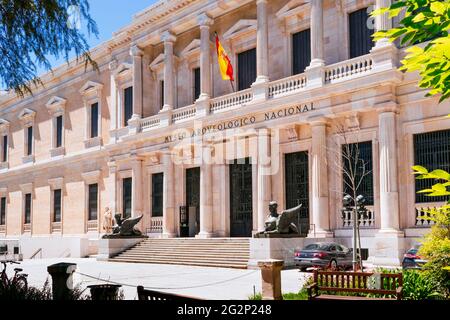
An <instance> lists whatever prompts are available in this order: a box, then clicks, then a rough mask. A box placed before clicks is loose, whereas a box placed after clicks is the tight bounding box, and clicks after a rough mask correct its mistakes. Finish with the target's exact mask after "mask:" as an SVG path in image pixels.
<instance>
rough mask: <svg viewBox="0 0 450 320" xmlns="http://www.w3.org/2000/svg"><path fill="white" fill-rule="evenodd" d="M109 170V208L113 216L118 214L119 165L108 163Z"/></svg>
mask: <svg viewBox="0 0 450 320" xmlns="http://www.w3.org/2000/svg"><path fill="white" fill-rule="evenodd" d="M108 168H109V180H110V187H109V188H110V189H109V208H110V209H111V212H112V213H113V216H114V215H115V214H116V212H117V164H116V162H115V161H111V162H108Z"/></svg>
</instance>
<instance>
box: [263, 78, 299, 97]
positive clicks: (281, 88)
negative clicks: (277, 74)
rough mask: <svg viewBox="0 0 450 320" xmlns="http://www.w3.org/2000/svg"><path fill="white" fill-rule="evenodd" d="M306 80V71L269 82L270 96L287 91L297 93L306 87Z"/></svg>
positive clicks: (280, 94) (276, 95)
mask: <svg viewBox="0 0 450 320" xmlns="http://www.w3.org/2000/svg"><path fill="white" fill-rule="evenodd" d="M306 81H307V80H306V75H305V74H304V73H302V74H296V75H294V76H292V77H288V78H283V79H280V80H277V81H273V82H271V83H270V84H269V98H276V97H278V96H282V95H284V94H287V93H295V92H297V91H299V90H301V89H303V88H305V87H306Z"/></svg>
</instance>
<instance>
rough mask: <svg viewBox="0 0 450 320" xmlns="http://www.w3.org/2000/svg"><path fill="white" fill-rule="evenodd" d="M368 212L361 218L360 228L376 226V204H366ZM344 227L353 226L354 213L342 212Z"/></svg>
mask: <svg viewBox="0 0 450 320" xmlns="http://www.w3.org/2000/svg"><path fill="white" fill-rule="evenodd" d="M366 209H367V213H366V215H365V216H363V217H361V218H360V219H359V227H360V228H375V208H374V206H366ZM342 227H344V228H353V213H352V212H345V213H342Z"/></svg>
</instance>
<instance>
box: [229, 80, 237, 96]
mask: <svg viewBox="0 0 450 320" xmlns="http://www.w3.org/2000/svg"><path fill="white" fill-rule="evenodd" d="M230 83H231V89H232V90H233V93H234V92H236V90H235V89H234V84H233V80H231V79H230Z"/></svg>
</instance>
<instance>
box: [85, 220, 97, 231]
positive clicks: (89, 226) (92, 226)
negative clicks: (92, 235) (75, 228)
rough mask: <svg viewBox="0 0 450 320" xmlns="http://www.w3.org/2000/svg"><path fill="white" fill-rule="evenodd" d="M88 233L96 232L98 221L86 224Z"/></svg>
mask: <svg viewBox="0 0 450 320" xmlns="http://www.w3.org/2000/svg"><path fill="white" fill-rule="evenodd" d="M87 229H88V231H98V221H97V220H92V221H88V222H87Z"/></svg>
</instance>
